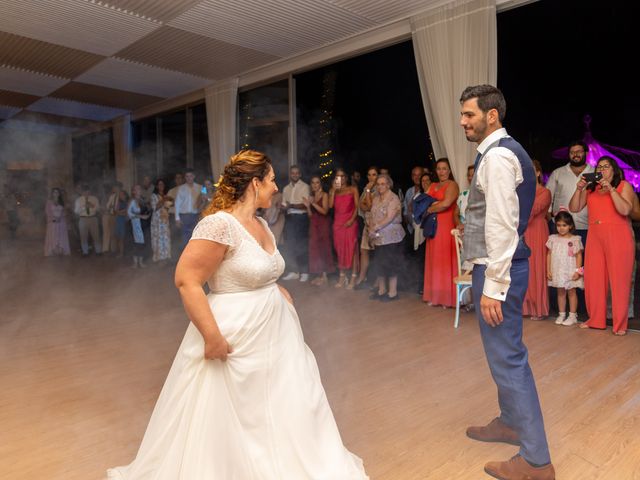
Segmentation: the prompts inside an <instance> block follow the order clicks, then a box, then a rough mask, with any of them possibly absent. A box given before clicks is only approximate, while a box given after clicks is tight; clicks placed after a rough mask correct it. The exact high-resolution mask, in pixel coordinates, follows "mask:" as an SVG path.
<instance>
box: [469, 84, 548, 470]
mask: <svg viewBox="0 0 640 480" xmlns="http://www.w3.org/2000/svg"><path fill="white" fill-rule="evenodd" d="M460 104H461V105H462V109H461V118H460V125H461V126H462V127H463V128H464V132H465V135H466V137H467V140H469V141H470V142H474V143H477V144H478V148H477V150H478V156H477V157H476V163H475V167H476V170H475V175H474V176H473V180H472V182H471V188H470V191H469V201H468V202H469V203H468V206H467V211H466V223H465V228H464V254H465V257H466V259H467V260H469V261H470V262H472V263H473V264H474V268H473V280H472V283H473V286H472V290H473V297H474V303H475V304H476V305H479V306H480V308H478V309H476V315H477V316H478V321H479V324H480V334H481V336H482V343H483V345H484V350H485V354H486V356H487V360H488V362H489V368H490V370H491V375H492V376H493V380H494V381H495V383H496V385H497V387H498V404H499V406H500V416H499V417H497V418H495V419H494V420H492V421H491V422H490V423H489V424H488V425H486V426H484V427H469V428H468V429H467V436H469V437H470V438H473V439H474V440H480V441H483V442H505V443H510V444H512V445H519V446H520V452H519V453H518V455H516V456H514V457H513V458H511V460H507V461H504V462H489V463H487V464H486V465H485V468H484V469H485V472H487V473H488V474H489V475H491V476H493V477H495V478H498V479H502V480H516V479H525V478H526V479H529V480H554V479H555V471H554V468H553V465H552V464H551V459H550V457H549V447H548V445H547V439H546V435H545V431H544V424H543V421H542V412H541V410H540V402H539V400H538V393H537V391H536V385H535V380H534V378H533V374H532V372H531V368H530V367H529V361H528V355H527V347H526V346H525V345H524V343H522V302H523V299H524V295H525V293H526V291H527V283H528V279H529V260H528V257H529V255H530V250H529V248H528V247H527V245H526V244H525V243H524V237H523V235H524V231H525V230H526V228H527V221H528V219H529V215H530V213H531V208H532V206H533V200H534V198H535V191H536V177H535V173H534V169H533V164H532V163H531V159H530V158H529V155H527V152H525V150H524V149H523V148H522V146H521V145H520V144H519V143H518V142H516V141H515V140H514V139H513V138H511V137H510V136H508V135H507V131H506V130H505V129H504V128H502V121H503V120H504V116H505V113H506V109H507V106H506V102H505V99H504V97H503V95H502V92H501V91H500V90H498V89H497V88H496V87H493V86H491V85H478V86H474V87H467V88H466V89H465V91H464V92H462V96H461V97H460Z"/></svg>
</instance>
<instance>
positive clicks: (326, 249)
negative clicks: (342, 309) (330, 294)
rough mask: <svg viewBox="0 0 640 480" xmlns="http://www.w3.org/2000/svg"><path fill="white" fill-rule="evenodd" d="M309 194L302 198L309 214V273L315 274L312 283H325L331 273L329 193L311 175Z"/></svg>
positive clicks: (317, 177) (332, 268)
mask: <svg viewBox="0 0 640 480" xmlns="http://www.w3.org/2000/svg"><path fill="white" fill-rule="evenodd" d="M310 186H311V196H310V197H308V198H306V197H305V198H303V199H302V201H303V202H304V204H305V206H306V207H307V215H309V273H313V274H316V275H317V276H316V278H314V279H313V280H312V281H311V284H312V285H326V284H327V273H333V271H334V270H335V267H334V266H333V252H332V251H331V217H329V195H327V192H325V191H323V190H322V182H321V180H320V177H319V176H317V175H314V176H313V177H311V184H310Z"/></svg>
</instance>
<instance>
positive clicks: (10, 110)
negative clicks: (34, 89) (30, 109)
mask: <svg viewBox="0 0 640 480" xmlns="http://www.w3.org/2000/svg"><path fill="white" fill-rule="evenodd" d="M20 110H22V109H21V108H18V107H7V106H6V105H0V120H6V119H7V118H11V117H13V116H14V115H15V114H16V113H18V112H19V111H20ZM5 123H6V122H2V123H1V124H0V126H2V125H4V124H5Z"/></svg>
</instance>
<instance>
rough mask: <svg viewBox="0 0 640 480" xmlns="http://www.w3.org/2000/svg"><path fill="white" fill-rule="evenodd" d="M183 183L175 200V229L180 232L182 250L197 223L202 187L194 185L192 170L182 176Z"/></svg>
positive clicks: (194, 177) (194, 176)
mask: <svg viewBox="0 0 640 480" xmlns="http://www.w3.org/2000/svg"><path fill="white" fill-rule="evenodd" d="M184 179H185V183H184V184H183V185H180V187H178V191H177V193H176V200H175V210H176V212H175V218H176V227H178V228H180V230H181V232H182V248H184V247H185V246H186V245H187V242H188V241H189V240H190V239H191V234H192V233H193V229H194V228H195V226H196V224H197V223H198V201H199V199H200V195H201V189H202V186H201V185H199V184H197V183H195V179H196V175H195V173H194V172H193V170H192V169H187V170H186V172H185V174H184Z"/></svg>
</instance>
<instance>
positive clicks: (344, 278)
mask: <svg viewBox="0 0 640 480" xmlns="http://www.w3.org/2000/svg"><path fill="white" fill-rule="evenodd" d="M346 285H347V276H346V275H345V274H344V273H341V274H340V276H339V277H338V281H337V282H336V284H335V285H334V287H335V288H342V287H344V286H346Z"/></svg>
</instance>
